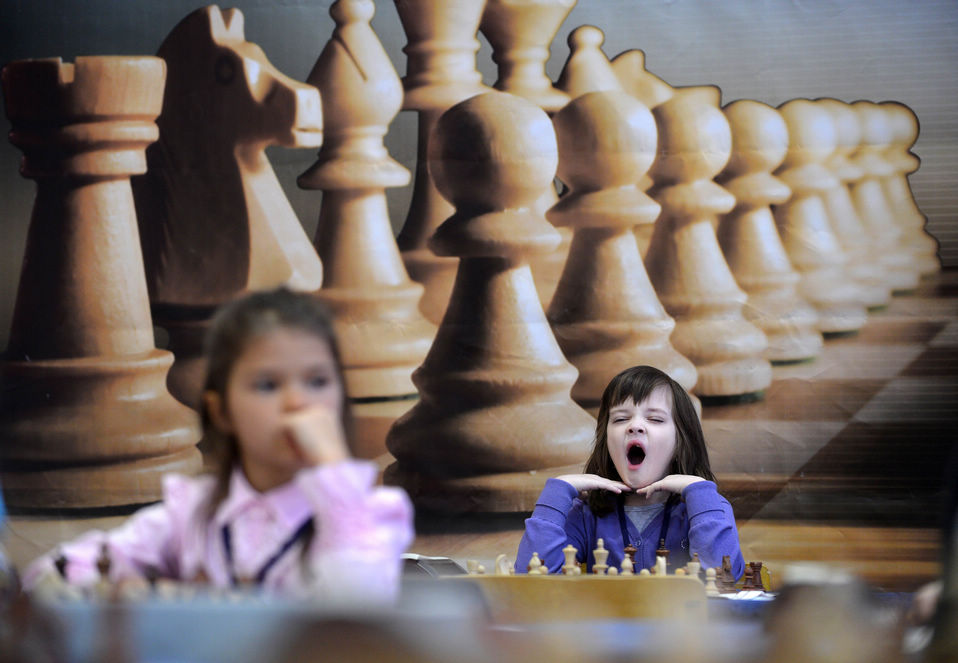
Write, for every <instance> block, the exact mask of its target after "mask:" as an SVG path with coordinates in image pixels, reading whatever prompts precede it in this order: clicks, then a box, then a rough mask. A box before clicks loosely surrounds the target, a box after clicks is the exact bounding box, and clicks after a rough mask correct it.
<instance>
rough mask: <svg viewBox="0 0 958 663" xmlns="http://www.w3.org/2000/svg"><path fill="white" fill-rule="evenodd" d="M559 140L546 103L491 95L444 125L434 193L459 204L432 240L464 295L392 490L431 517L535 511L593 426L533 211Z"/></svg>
mask: <svg viewBox="0 0 958 663" xmlns="http://www.w3.org/2000/svg"><path fill="white" fill-rule="evenodd" d="M557 160H558V153H557V147H556V139H555V131H554V130H553V128H552V123H551V122H550V121H549V117H548V116H547V115H546V114H545V112H544V111H542V110H541V109H540V108H538V107H537V106H534V105H533V104H532V103H531V102H529V101H526V100H525V99H522V98H520V97H516V96H515V95H510V94H505V93H502V92H490V93H487V94H483V95H478V96H475V97H472V98H471V99H467V100H466V101H463V102H461V103H459V104H457V105H455V106H453V107H452V108H450V109H449V110H448V111H447V112H446V113H445V114H444V115H443V116H442V118H440V120H439V122H438V123H437V125H436V131H435V133H434V134H433V136H432V137H431V138H430V149H429V163H430V169H431V171H432V174H433V177H434V178H435V181H436V185H437V186H438V187H439V190H440V191H442V193H443V195H445V196H446V197H447V198H448V199H449V200H450V201H452V202H453V204H454V205H455V209H456V213H455V214H454V215H453V216H451V217H450V218H449V219H448V220H447V221H446V222H445V223H443V224H442V226H440V227H439V229H438V230H437V231H436V234H435V235H434V236H433V238H432V240H431V241H430V246H431V247H432V248H433V250H434V251H435V252H436V253H437V255H446V256H458V257H459V268H458V272H457V276H456V283H455V287H454V289H453V292H452V296H451V298H450V300H449V307H448V309H447V310H446V314H445V317H444V318H443V320H442V324H440V326H439V331H438V332H437V334H436V339H435V341H434V342H433V345H432V347H431V349H430V350H429V354H428V355H427V356H426V359H425V361H424V362H423V364H422V366H420V367H419V368H418V369H417V370H416V372H415V373H414V374H413V382H414V383H415V384H416V386H417V387H418V388H419V393H420V400H419V402H418V403H417V404H416V405H415V406H413V408H412V409H411V410H410V411H409V412H407V413H406V414H404V415H403V416H402V417H400V418H399V419H398V420H397V421H396V422H395V423H394V424H393V426H392V428H391V429H390V431H389V435H388V436H387V439H386V446H387V448H388V449H389V451H390V452H391V453H392V455H393V456H394V457H395V458H396V461H397V462H396V463H394V464H393V465H391V466H390V467H388V468H387V469H386V474H385V479H386V481H387V482H388V483H393V484H398V485H401V486H403V487H404V488H406V490H407V491H408V492H409V493H410V494H411V496H412V498H413V501H414V502H416V504H417V505H418V506H420V507H424V508H425V509H426V510H440V511H453V512H461V511H462V510H464V509H465V510H472V511H486V512H493V511H496V512H501V511H527V510H531V509H532V507H533V506H534V505H535V500H536V497H537V496H538V494H539V492H540V490H541V488H542V481H543V477H544V476H554V475H555V474H556V473H561V472H562V471H563V469H564V468H568V467H569V466H570V465H578V463H580V462H581V459H582V458H583V457H585V456H586V455H587V453H588V446H589V444H590V440H591V439H592V436H593V432H594V430H595V420H594V419H593V418H592V417H591V416H590V415H589V414H588V413H587V412H586V411H585V410H583V409H582V408H581V407H579V406H578V405H576V404H575V402H574V401H573V400H572V398H571V396H570V391H571V388H572V385H573V383H574V382H575V378H576V370H575V368H574V367H573V366H572V364H570V363H569V362H568V360H567V359H566V358H565V357H564V356H563V354H562V351H561V350H560V348H559V346H558V344H557V343H556V340H555V336H554V335H553V333H552V330H551V328H550V326H549V323H548V321H547V320H546V317H545V313H544V312H543V311H542V307H541V306H540V305H539V300H538V296H537V294H536V291H535V286H534V285H533V282H532V274H531V271H530V269H529V264H528V256H529V255H531V254H534V253H536V252H541V251H550V250H552V249H554V248H555V246H556V244H557V243H558V233H556V231H555V229H554V228H552V226H551V225H550V224H549V223H548V222H547V221H546V220H545V219H544V218H543V217H542V216H540V215H536V214H535V212H534V211H533V210H532V208H531V207H530V206H529V204H530V203H531V202H532V201H533V200H534V199H535V198H536V196H537V195H538V193H539V192H540V191H541V190H542V188H543V187H544V186H546V185H547V184H548V183H549V182H550V181H551V180H552V178H553V176H554V174H555V169H556V163H557Z"/></svg>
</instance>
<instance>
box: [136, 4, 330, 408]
mask: <svg viewBox="0 0 958 663" xmlns="http://www.w3.org/2000/svg"><path fill="white" fill-rule="evenodd" d="M157 55H159V56H160V57H161V58H163V59H164V60H165V61H166V66H167V80H166V90H165V93H164V99H163V112H162V113H161V114H160V117H159V119H158V120H157V124H158V125H159V127H160V140H159V142H158V143H157V144H156V145H154V146H153V147H151V148H150V149H149V150H148V152H147V158H148V161H149V171H148V173H147V174H146V176H145V177H141V178H137V179H136V180H134V183H133V184H134V194H135V197H136V205H137V214H138V220H139V224H140V235H141V243H142V246H143V258H144V261H145V264H146V277H147V285H148V287H149V292H150V303H151V305H152V308H153V316H154V321H155V322H156V324H157V325H158V326H160V327H163V328H164V329H165V330H166V331H167V333H168V334H169V339H170V340H169V347H170V349H171V350H172V351H173V353H174V354H175V355H176V362H175V364H174V365H173V368H172V369H171V371H170V380H169V382H170V389H171V391H172V392H173V393H174V395H175V396H176V397H177V398H179V399H180V400H181V401H182V402H184V403H186V404H187V405H190V406H193V407H197V406H198V398H199V392H200V389H201V388H202V385H201V384H200V381H201V380H202V379H203V377H202V376H203V371H204V368H203V360H202V339H203V335H204V333H205V330H206V328H207V327H208V326H209V318H210V317H211V315H212V312H213V311H214V310H215V309H216V307H218V306H219V305H220V304H222V303H224V302H226V301H228V300H230V299H232V298H234V297H235V296H237V295H239V294H241V293H244V292H247V291H252V290H259V289H265V288H271V287H275V286H278V285H287V286H289V287H290V288H293V289H296V290H315V289H316V288H318V287H319V286H320V284H321V283H322V276H323V272H322V265H321V264H320V261H319V257H318V256H317V255H316V251H315V250H314V249H313V247H312V245H311V244H310V241H309V238H308V237H307V236H306V233H305V232H304V230H303V227H302V225H301V224H300V222H299V219H298V218H297V217H296V214H295V212H294V211H293V208H292V206H291V205H290V203H289V200H288V199H287V198H286V194H285V193H284V192H283V189H282V187H281V186H280V183H279V180H278V179H277V178H276V173H274V172H273V168H272V166H271V165H270V162H269V159H268V158H267V156H266V151H265V150H266V147H267V146H269V145H284V146H286V147H318V146H319V145H320V144H321V143H322V108H321V106H320V99H319V93H318V92H317V91H316V88H314V87H312V86H311V85H306V84H304V83H300V82H297V81H294V80H292V79H291V78H289V77H287V76H285V75H283V74H282V73H281V72H279V71H278V70H277V69H276V68H275V67H274V66H273V65H272V64H271V63H270V62H269V60H267V58H266V55H265V54H264V53H263V51H262V50H261V49H260V48H259V46H257V45H256V44H253V43H251V42H248V41H246V39H245V37H244V34H243V14H242V13H241V12H240V11H239V10H238V9H226V10H223V11H220V9H219V7H217V6H216V5H211V6H209V7H205V8H203V9H198V10H196V11H194V12H193V13H191V14H190V15H188V16H187V17H186V18H184V19H183V20H182V21H180V23H179V24H177V25H176V27H174V28H173V30H172V31H171V32H170V34H169V35H168V36H167V37H166V39H165V40H164V41H163V44H162V45H161V46H160V48H159V50H158V52H157Z"/></svg>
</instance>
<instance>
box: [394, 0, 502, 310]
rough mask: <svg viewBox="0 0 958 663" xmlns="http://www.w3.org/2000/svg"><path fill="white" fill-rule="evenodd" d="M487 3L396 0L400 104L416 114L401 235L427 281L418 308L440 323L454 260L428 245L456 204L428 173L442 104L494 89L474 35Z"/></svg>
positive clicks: (417, 276)
mask: <svg viewBox="0 0 958 663" xmlns="http://www.w3.org/2000/svg"><path fill="white" fill-rule="evenodd" d="M484 6H485V2H484V1H478V2H477V1H476V0H442V1H441V2H440V1H437V0H396V10H397V12H398V13H399V20H400V22H401V23H402V26H403V30H404V31H405V33H406V37H407V44H406V46H405V47H404V48H403V52H404V53H405V54H406V75H405V77H403V81H402V82H403V88H404V90H405V96H404V98H403V106H402V108H403V110H414V111H417V112H418V114H419V139H418V140H419V142H418V146H417V150H416V172H415V179H414V181H413V193H412V201H411V202H410V204H409V212H408V214H407V215H406V220H405V222H404V223H403V227H402V229H401V230H400V232H399V235H398V237H397V238H396V240H397V243H398V245H399V249H400V251H401V252H402V258H403V261H404V262H405V263H406V269H407V270H408V272H409V276H411V277H412V278H413V280H415V281H418V282H419V283H422V284H423V286H424V287H425V292H424V293H423V296H422V298H421V299H420V302H419V307H420V310H422V312H423V315H425V316H426V318H427V319H428V320H430V321H431V322H433V323H435V324H439V321H440V320H442V315H443V312H444V311H445V310H446V304H447V303H448V302H449V293H450V292H451V290H452V284H453V280H454V279H455V275H456V260H455V258H451V257H441V256H437V255H435V254H434V253H433V252H432V251H431V250H430V249H429V246H428V242H429V238H430V237H432V235H433V233H434V232H435V231H436V228H438V227H439V225H440V224H441V223H442V222H443V221H445V220H446V219H447V218H448V217H449V215H451V214H452V213H453V211H454V210H453V208H452V206H451V205H450V204H449V203H448V202H447V201H446V200H445V199H444V198H443V197H442V195H440V193H439V192H438V191H437V190H436V187H435V185H434V184H433V181H432V179H431V177H430V176H429V168H428V165H427V153H428V145H429V136H430V134H431V133H432V128H433V126H435V124H436V120H437V119H438V118H439V116H440V115H441V114H442V113H443V111H445V110H446V109H447V108H449V107H450V106H452V105H453V104H456V103H458V102H460V101H462V100H464V99H468V98H469V97H471V96H473V95H476V94H479V93H480V92H488V91H489V90H490V88H489V87H487V86H486V85H483V83H482V75H481V74H480V73H479V72H478V70H477V69H476V51H478V50H479V40H478V39H476V34H477V32H478V31H479V21H480V20H481V18H482V11H483V8H484Z"/></svg>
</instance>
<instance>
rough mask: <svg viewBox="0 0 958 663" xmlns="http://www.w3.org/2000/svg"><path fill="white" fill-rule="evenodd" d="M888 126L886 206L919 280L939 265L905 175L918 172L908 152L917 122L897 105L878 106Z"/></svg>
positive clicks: (935, 245) (935, 247)
mask: <svg viewBox="0 0 958 663" xmlns="http://www.w3.org/2000/svg"><path fill="white" fill-rule="evenodd" d="M878 107H879V108H880V109H881V110H882V111H884V112H885V116H886V117H887V118H888V123H889V124H890V125H891V142H890V143H889V144H888V149H887V150H886V152H885V158H886V159H888V162H889V163H891V164H892V166H893V167H894V172H893V173H892V174H890V175H888V176H887V177H886V178H885V179H884V180H883V181H882V184H883V186H884V187H885V195H886V196H887V197H888V204H889V205H891V208H892V212H893V213H894V217H895V219H896V220H897V222H898V225H899V227H900V228H901V231H902V243H903V244H904V246H905V248H906V250H908V251H909V252H910V253H911V254H912V257H913V264H914V266H915V268H916V269H917V270H918V274H919V275H921V276H929V275H931V274H934V273H936V272H937V271H938V270H940V269H941V263H940V262H939V261H938V241H937V240H935V238H934V237H932V236H931V235H929V234H928V231H927V230H926V229H925V224H926V223H927V221H928V219H927V218H926V217H925V215H924V214H922V213H921V210H920V209H918V204H917V203H916V202H915V196H914V195H913V194H912V192H911V186H909V184H908V175H910V174H911V173H913V172H915V171H916V170H918V166H919V165H920V164H921V161H920V160H919V159H918V157H916V156H915V155H914V154H913V153H912V152H911V147H912V145H914V144H915V141H916V140H918V118H917V117H916V116H915V113H914V111H912V109H910V108H909V107H908V106H906V105H905V104H902V103H899V102H897V101H885V102H882V103H880V104H878Z"/></svg>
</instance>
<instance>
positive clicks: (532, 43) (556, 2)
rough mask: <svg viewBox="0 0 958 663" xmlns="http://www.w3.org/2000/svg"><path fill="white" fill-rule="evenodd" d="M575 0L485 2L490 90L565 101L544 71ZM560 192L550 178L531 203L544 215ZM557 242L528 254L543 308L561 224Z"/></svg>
mask: <svg viewBox="0 0 958 663" xmlns="http://www.w3.org/2000/svg"><path fill="white" fill-rule="evenodd" d="M575 3H576V0H532V1H531V2H530V1H529V0H489V1H488V2H486V8H485V11H484V12H483V14H482V23H481V24H480V30H481V31H482V33H483V34H484V35H485V37H486V39H488V41H489V43H490V44H491V45H492V49H493V51H492V59H493V60H494V61H495V62H496V64H498V67H499V72H498V73H499V77H498V79H497V80H496V83H495V88H496V89H498V90H502V91H503V92H508V93H510V94H515V95H518V96H520V97H523V98H524V99H528V100H529V101H531V102H532V103H534V104H535V105H537V106H538V107H539V108H541V109H542V110H544V111H546V112H547V113H549V114H552V113H555V112H556V111H558V110H559V109H560V108H562V107H563V106H565V105H566V104H567V103H568V102H569V98H570V97H569V94H568V92H566V91H563V90H560V89H558V88H556V87H555V86H554V85H553V84H552V81H551V80H550V79H549V77H548V76H547V75H546V73H545V65H546V61H547V60H548V59H549V46H550V44H551V43H552V40H553V39H554V38H555V35H556V32H557V31H558V30H559V26H560V25H562V22H563V21H564V20H565V18H566V16H568V14H569V12H570V11H571V10H572V7H573V6H575ZM558 198H559V196H558V194H557V192H556V188H555V183H554V182H550V183H549V184H548V185H547V186H546V187H545V189H543V191H542V194H541V195H540V196H539V198H538V199H537V200H536V202H535V207H536V211H537V212H539V213H542V214H545V212H546V210H548V209H549V208H550V207H552V206H553V205H554V204H555V203H556V201H557V200H558ZM559 234H560V235H561V237H562V240H561V241H560V243H559V246H558V247H557V248H556V250H555V251H551V252H549V253H547V254H543V255H541V256H530V258H529V266H530V268H531V269H532V278H533V280H534V281H535V284H536V291H537V292H538V293H539V301H540V302H541V303H542V306H543V307H546V306H548V305H549V302H550V301H551V300H552V296H553V294H554V293H555V289H556V285H558V283H559V277H560V276H561V274H562V267H563V265H565V261H566V256H567V255H568V253H569V242H570V241H571V239H572V233H571V231H570V230H569V229H567V228H560V229H559Z"/></svg>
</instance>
